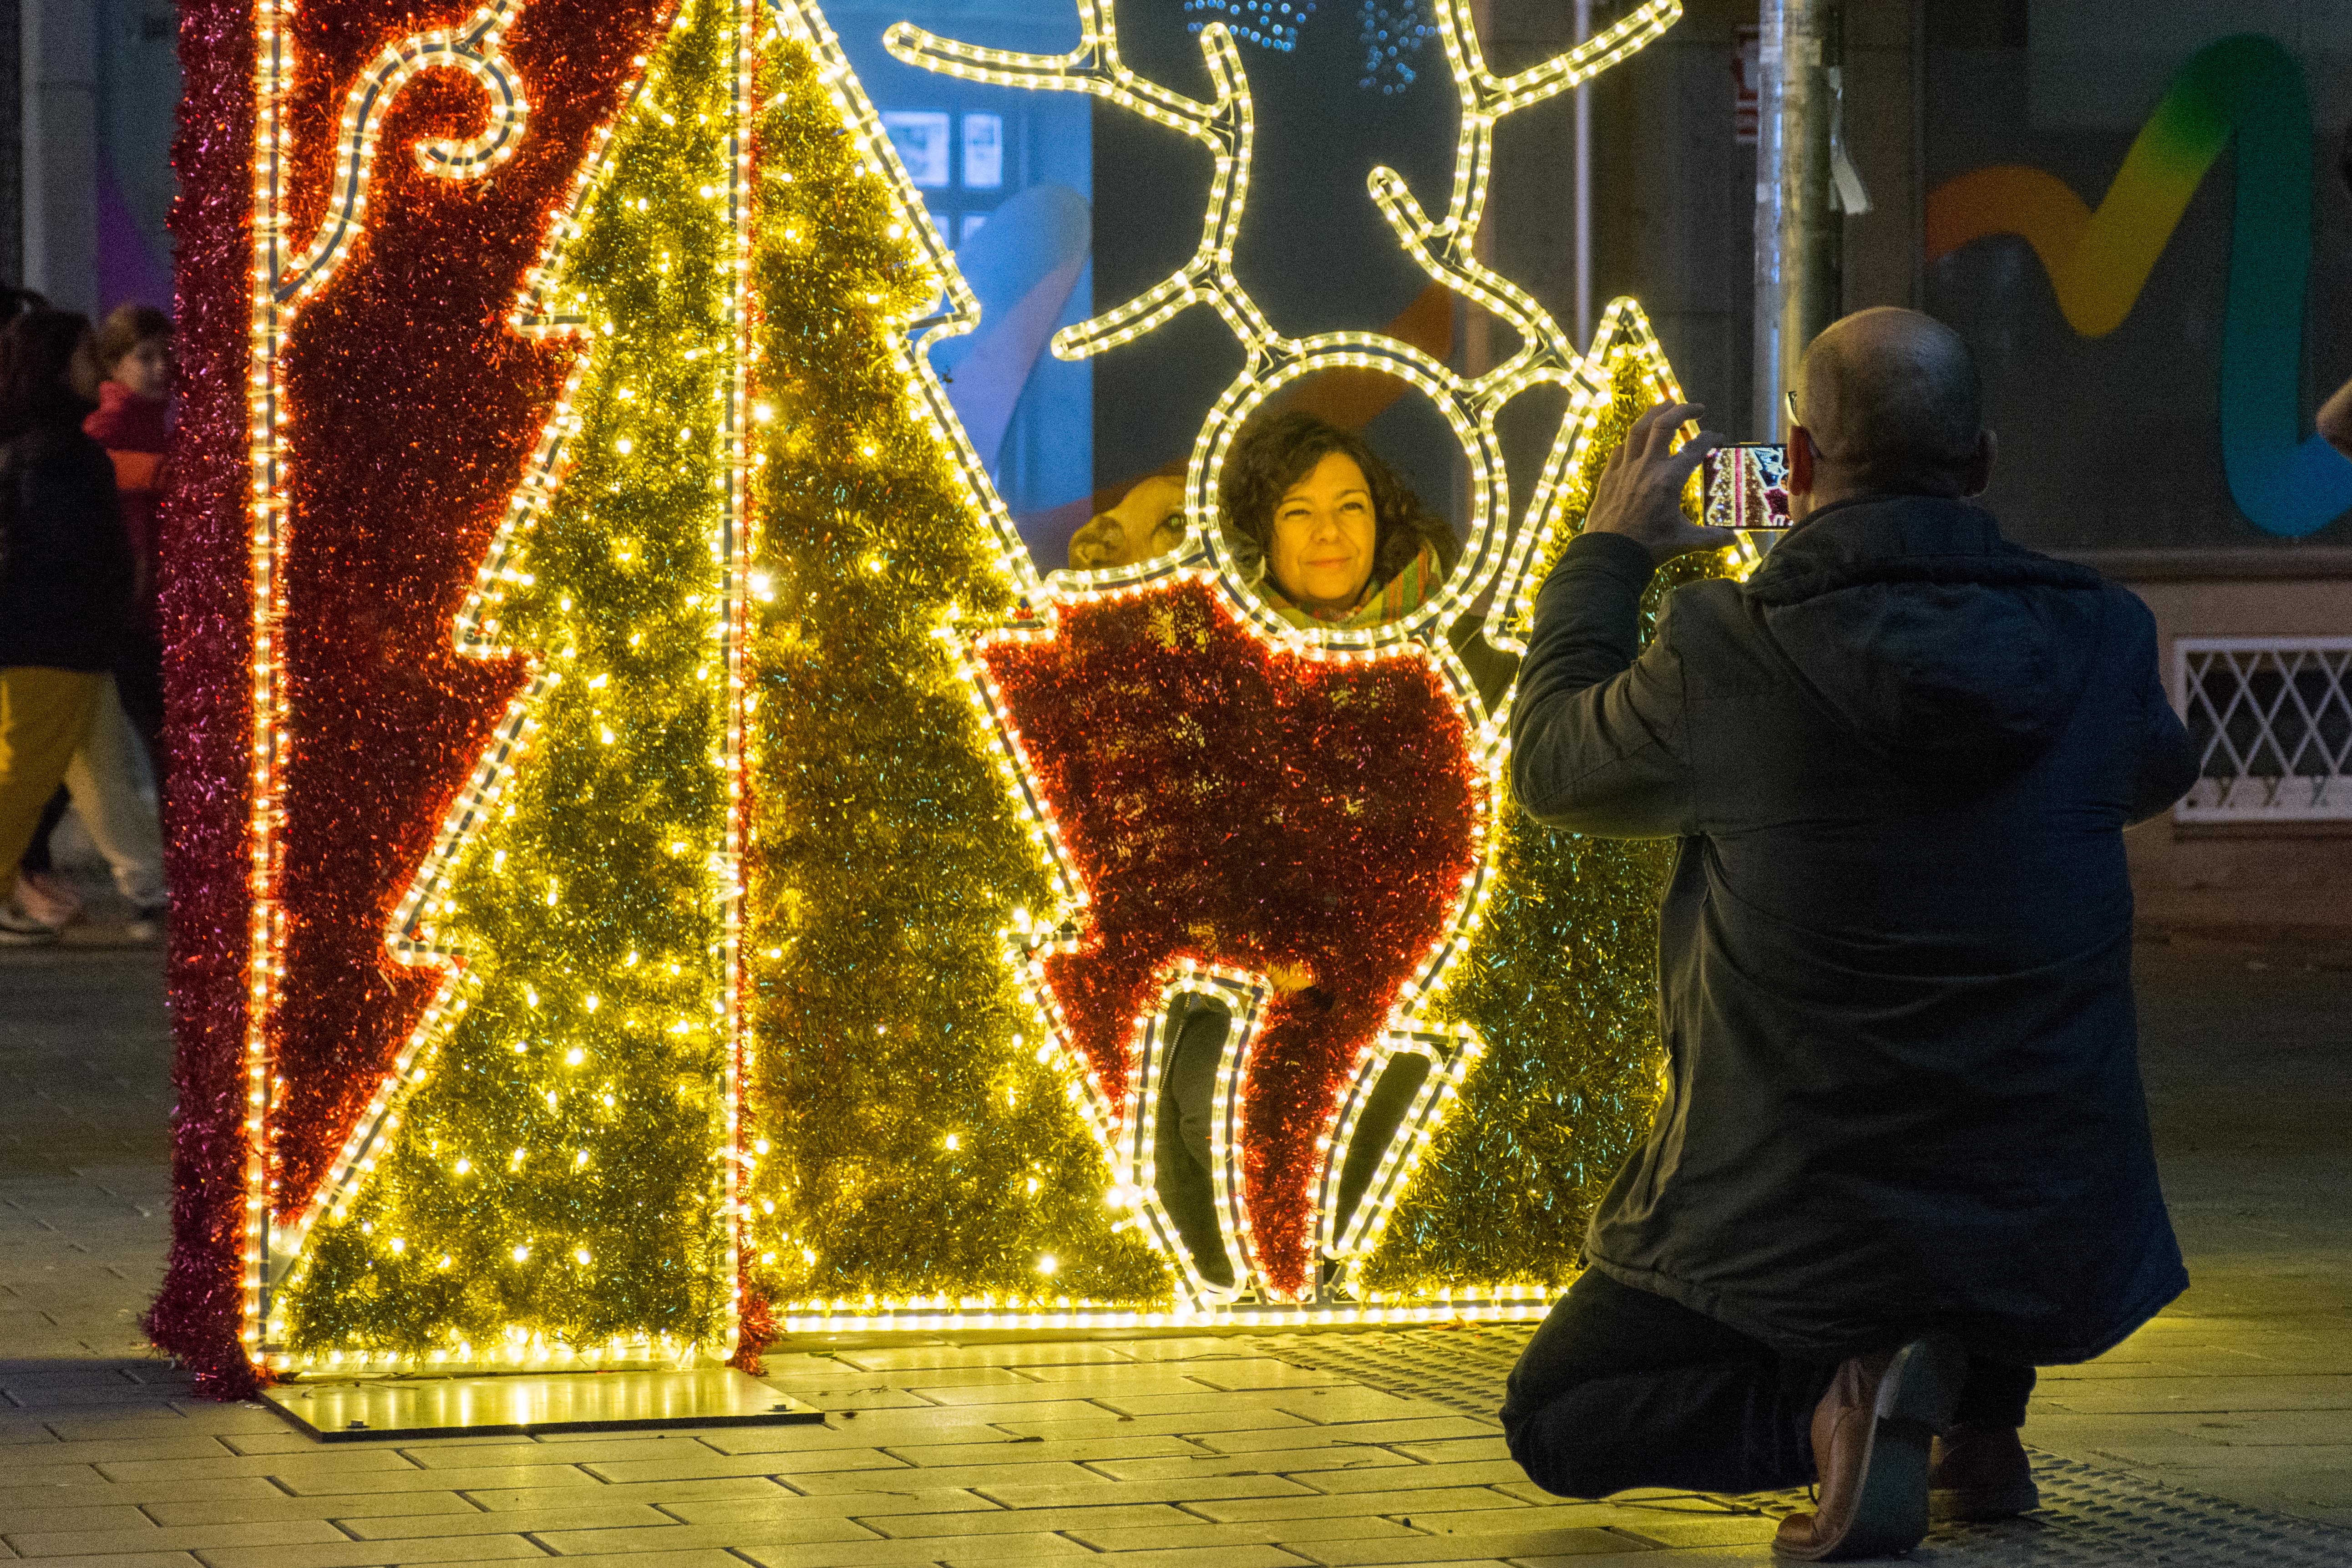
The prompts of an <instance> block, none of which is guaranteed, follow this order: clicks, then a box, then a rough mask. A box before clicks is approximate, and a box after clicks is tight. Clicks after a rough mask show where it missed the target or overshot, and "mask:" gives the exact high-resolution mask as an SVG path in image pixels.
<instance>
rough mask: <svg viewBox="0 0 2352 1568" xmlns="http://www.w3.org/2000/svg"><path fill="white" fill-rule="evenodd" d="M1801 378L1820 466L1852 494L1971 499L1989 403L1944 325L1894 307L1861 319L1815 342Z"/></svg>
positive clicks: (1838, 324)
mask: <svg viewBox="0 0 2352 1568" xmlns="http://www.w3.org/2000/svg"><path fill="white" fill-rule="evenodd" d="M1797 378H1798V389H1797V407H1798V413H1799V417H1800V422H1801V424H1802V425H1803V426H1805V428H1806V430H1807V431H1808V432H1810V433H1811V436H1812V438H1813V445H1814V447H1816V448H1817V449H1818V450H1819V452H1820V455H1821V461H1822V464H1823V465H1824V466H1826V467H1829V468H1834V469H1836V470H1838V471H1839V472H1840V474H1841V476H1842V477H1843V478H1844V479H1847V480H1848V481H1849V482H1850V483H1851V484H1853V486H1855V487H1857V488H1861V489H1868V490H1871V491H1874V492H1876V493H1879V494H1891V495H1946V496H1958V495H1965V494H1968V493H1969V490H1970V489H1971V484H1970V476H1971V467H1972V465H1973V464H1974V463H1975V462H1976V460H1977V456H1978V448H1979V443H1980V440H1981V438H1982V437H1983V434H1984V399H1983V395H1982V393H1981V391H1980V389H1979V385H1978V382H1977V367H1976V361H1975V360H1973V359H1972V358H1970V357H1969V348H1968V344H1966V343H1964V342H1961V341H1960V335H1959V333H1958V332H1956V331H1952V329H1951V328H1949V327H1948V326H1946V325H1944V323H1943V322H1941V321H1937V320H1936V319H1935V318H1934V317H1932V316H1923V315H1921V314H1920V313H1919V312H1918V311H1916V310H1898V309H1895V307H1893V306H1881V307H1879V308H1877V309H1875V310H1857V311H1855V312H1854V313H1853V315H1851V316H1846V317H1843V318H1842V319H1840V320H1839V321H1833V322H1832V323H1831V324H1830V326H1829V328H1828V329H1827V330H1826V331H1823V332H1822V335H1821V336H1820V337H1817V338H1815V339H1814V340H1813V342H1812V345H1811V347H1810V348H1808V349H1806V351H1805V358H1804V363H1802V364H1801V366H1799V368H1798V372H1797ZM1981 482H1982V481H1981V480H1980V479H1979V480H1978V481H1977V483H1979V484H1980V483H1981Z"/></svg>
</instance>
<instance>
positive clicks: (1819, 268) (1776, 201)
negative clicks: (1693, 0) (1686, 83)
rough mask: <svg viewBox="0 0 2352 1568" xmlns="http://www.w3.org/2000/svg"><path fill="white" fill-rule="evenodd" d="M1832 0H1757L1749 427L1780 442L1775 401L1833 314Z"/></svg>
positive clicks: (1782, 417) (1780, 411)
mask: <svg viewBox="0 0 2352 1568" xmlns="http://www.w3.org/2000/svg"><path fill="white" fill-rule="evenodd" d="M1839 5H1840V0H1763V12H1762V18H1761V25H1760V27H1759V32H1760V35H1761V37H1760V39H1759V45H1760V47H1759V56H1760V58H1759V65H1760V66H1761V68H1762V76H1763V80H1762V82H1761V84H1760V85H1761V95H1760V99H1759V103H1758V105H1757V110H1758V112H1757V117H1756V362H1755V394H1756V401H1755V407H1754V412H1753V415H1752V417H1751V420H1750V423H1751V425H1752V426H1753V427H1754V428H1755V430H1756V432H1757V436H1758V437H1759V439H1761V440H1767V441H1769V440H1776V439H1779V438H1780V437H1781V435H1782V433H1783V426H1784V425H1785V423H1786V419H1787V413H1786V410H1785V409H1784V408H1783V406H1782V395H1783V394H1784V393H1786V392H1787V391H1788V389H1789V388H1790V386H1792V385H1793V384H1795V381H1796V372H1797V363H1798V361H1799V360H1801V358H1802V357H1803V355H1804V352H1805V345H1806V344H1808V343H1810V342H1812V341H1813V339H1814V337H1815V336H1817V335H1818V334H1819V333H1820V331H1821V330H1822V328H1823V327H1826V326H1828V325H1829V324H1830V322H1832V321H1835V320H1836V319H1837V316H1838V311H1839V299H1840V294H1841V289H1840V286H1839V277H1838V269H1839V248H1840V247H1839V241H1840V238H1841V226H1840V225H1839V222H1838V216H1837V213H1836V211H1835V210H1834V206H1833V198H1832V183H1831V177H1830V115H1831V109H1832V98H1831V88H1830V83H1829V68H1830V67H1832V66H1833V65H1835V64H1836V63H1837V37H1838V33H1839Z"/></svg>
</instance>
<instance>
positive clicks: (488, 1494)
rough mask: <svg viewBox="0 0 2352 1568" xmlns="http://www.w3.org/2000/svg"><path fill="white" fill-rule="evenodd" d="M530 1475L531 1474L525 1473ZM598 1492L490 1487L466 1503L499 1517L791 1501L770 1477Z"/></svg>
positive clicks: (598, 1487)
mask: <svg viewBox="0 0 2352 1568" xmlns="http://www.w3.org/2000/svg"><path fill="white" fill-rule="evenodd" d="M524 1474H530V1471H524ZM591 1486H595V1493H593V1495H591V1498H581V1495H579V1493H569V1490H564V1493H551V1490H548V1488H543V1486H489V1488H482V1490H466V1502H470V1504H475V1507H480V1510H489V1511H491V1514H497V1511H501V1510H536V1507H548V1502H555V1500H560V1502H591V1504H595V1502H658V1504H661V1507H670V1504H673V1502H694V1500H703V1498H791V1495H793V1493H791V1490H785V1486H783V1483H781V1481H772V1479H767V1477H703V1479H701V1481H633V1483H628V1486H604V1483H600V1481H593V1479H591Z"/></svg>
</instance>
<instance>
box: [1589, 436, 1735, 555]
mask: <svg viewBox="0 0 2352 1568" xmlns="http://www.w3.org/2000/svg"><path fill="white" fill-rule="evenodd" d="M1700 412H1701V410H1700V408H1699V405H1697V404H1696V403H1661V404H1659V405H1656V406H1655V407H1654V408H1652V409H1650V410H1649V411H1648V412H1646V413H1644V414H1643V416H1641V417H1640V418H1639V419H1636V420H1634V421H1633V428H1632V429H1631V430H1628V431H1627V432H1626V433H1625V441H1624V444H1623V445H1622V446H1621V447H1618V448H1617V449H1616V450H1615V451H1614V452H1612V453H1611V454H1610V455H1609V462H1608V466H1607V467H1605V468H1602V469H1601V478H1600V479H1596V480H1595V481H1593V486H1592V505H1591V508H1590V509H1589V510H1587V511H1586V512H1585V514H1584V531H1585V532H1587V533H1622V534H1623V535H1624V536H1625V537H1626V538H1628V539H1630V540H1632V541H1633V542H1634V543H1636V544H1639V545H1640V546H1642V547H1643V549H1644V550H1647V551H1648V552H1650V561H1651V563H1652V564H1654V565H1659V566H1663V565H1664V564H1665V563H1667V562H1669V561H1671V560H1673V559H1674V558H1675V556H1677V555H1687V554H1689V553H1690V552H1692V551H1694V550H1721V549H1723V548H1724V547H1725V546H1727V545H1728V544H1730V543H1732V542H1734V541H1736V540H1737V539H1738V534H1737V533H1736V532H1734V531H1732V530H1730V529H1727V528H1702V527H1700V526H1699V525H1698V524H1697V523H1695V522H1693V521H1691V520H1690V519H1689V518H1687V517H1685V516H1684V515H1683V487H1684V486H1685V485H1687V484H1688V483H1689V482H1690V477H1691V475H1692V474H1694V473H1696V471H1697V469H1698V466H1699V464H1700V463H1701V462H1703V461H1705V460H1706V455H1707V454H1708V453H1709V452H1712V451H1714V450H1715V449H1716V448H1717V447H1719V446H1721V445H1722V444H1723V443H1722V441H1721V439H1720V438H1719V437H1714V436H1708V435H1705V434H1701V435H1697V436H1694V437H1691V438H1690V439H1689V440H1688V441H1685V443H1683V445H1682V447H1680V448H1679V449H1677V448H1676V447H1675V430H1676V428H1678V427H1679V426H1681V425H1682V424H1683V422H1684V421H1685V420H1688V419H1694V418H1696V417H1697V416H1698V415H1699V413H1700Z"/></svg>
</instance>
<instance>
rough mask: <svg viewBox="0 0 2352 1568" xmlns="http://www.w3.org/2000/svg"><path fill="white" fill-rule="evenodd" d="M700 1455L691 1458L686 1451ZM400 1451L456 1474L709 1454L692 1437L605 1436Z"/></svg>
mask: <svg viewBox="0 0 2352 1568" xmlns="http://www.w3.org/2000/svg"><path fill="white" fill-rule="evenodd" d="M687 1447H692V1448H694V1449H696V1450H698V1452H697V1453H696V1454H695V1455H693V1456H687V1455H685V1454H683V1453H682V1452H681V1450H682V1449H684V1448H687ZM400 1451H401V1452H402V1453H403V1454H404V1455H406V1456H407V1457H408V1458H410V1459H411V1460H413V1461H415V1463H416V1464H418V1465H421V1466H423V1467H424V1468H426V1469H428V1470H455V1469H461V1468H472V1467H478V1466H481V1465H588V1464H605V1463H611V1464H617V1463H620V1462H621V1461H623V1460H626V1459H656V1460H658V1459H674V1458H688V1457H692V1458H700V1457H702V1455H704V1454H708V1453H709V1449H707V1448H704V1447H702V1445H701V1444H699V1443H697V1442H695V1441H694V1439H693V1438H691V1437H666V1436H665V1437H636V1436H615V1435H614V1434H613V1433H610V1432H607V1433H605V1434H604V1441H603V1442H601V1443H534V1442H530V1441H528V1440H526V1439H520V1438H515V1437H502V1438H500V1439H499V1441H497V1442H495V1443H467V1444H459V1443H451V1442H447V1441H445V1440H442V1439H438V1438H436V1439H435V1440H433V1441H431V1442H426V1443H413V1444H411V1443H404V1444H402V1445H401V1446H400Z"/></svg>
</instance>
